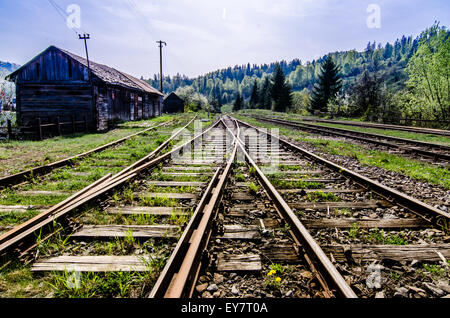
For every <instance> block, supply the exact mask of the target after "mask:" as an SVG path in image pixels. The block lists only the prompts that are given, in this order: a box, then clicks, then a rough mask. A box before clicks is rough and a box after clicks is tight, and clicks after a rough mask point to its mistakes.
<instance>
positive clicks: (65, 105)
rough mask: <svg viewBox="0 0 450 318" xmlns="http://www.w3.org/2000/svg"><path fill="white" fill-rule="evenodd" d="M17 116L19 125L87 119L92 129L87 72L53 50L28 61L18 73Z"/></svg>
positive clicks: (90, 92)
mask: <svg viewBox="0 0 450 318" xmlns="http://www.w3.org/2000/svg"><path fill="white" fill-rule="evenodd" d="M16 84H17V91H16V95H17V101H18V102H17V114H18V119H19V121H20V123H21V124H22V125H35V124H36V118H40V119H41V123H42V124H46V123H55V122H56V117H57V116H59V120H60V122H69V121H71V120H72V116H75V119H76V120H82V119H83V116H87V119H88V123H89V127H90V128H91V129H93V128H94V127H95V118H94V117H95V116H94V112H93V108H92V101H93V98H92V88H91V85H90V83H89V81H88V70H87V68H86V67H84V66H83V65H82V64H80V63H77V62H76V61H74V60H72V59H71V58H69V57H67V56H66V55H64V54H63V53H62V52H60V51H57V50H49V51H47V52H46V53H45V54H42V55H40V56H38V57H37V58H35V59H34V60H32V61H31V62H29V63H28V64H27V65H25V67H24V68H23V70H22V71H21V72H20V73H19V74H18V76H17V79H16Z"/></svg>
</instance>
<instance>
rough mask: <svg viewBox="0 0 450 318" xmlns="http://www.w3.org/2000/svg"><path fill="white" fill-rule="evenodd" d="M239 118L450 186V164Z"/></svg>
mask: <svg viewBox="0 0 450 318" xmlns="http://www.w3.org/2000/svg"><path fill="white" fill-rule="evenodd" d="M236 118H238V119H240V120H242V121H245V122H247V123H249V124H252V125H255V126H258V127H263V128H268V129H270V128H276V129H279V133H280V135H282V136H286V137H289V138H291V139H294V140H296V141H299V142H304V143H308V144H310V145H312V146H314V147H315V148H316V149H317V150H319V151H321V152H323V153H328V154H331V155H340V156H345V157H349V158H352V159H356V160H358V161H359V162H360V163H361V164H362V165H366V166H375V167H379V168H383V169H386V170H389V171H395V172H398V173H401V174H404V175H406V176H408V177H410V178H412V179H414V180H419V181H424V182H428V183H431V184H434V185H439V186H442V187H444V188H445V189H450V169H449V167H447V168H445V167H438V166H435V165H432V164H429V163H426V162H422V161H420V160H415V159H410V158H406V157H402V156H399V155H395V154H389V153H386V152H383V151H378V150H368V149H366V148H364V147H363V146H360V145H356V144H352V143H349V142H344V141H336V140H324V139H317V138H314V137H312V136H311V135H310V134H308V133H305V132H302V131H298V130H294V129H291V128H284V127H282V126H279V125H274V124H267V123H263V122H260V121H258V120H255V119H253V118H248V117H245V116H241V115H236Z"/></svg>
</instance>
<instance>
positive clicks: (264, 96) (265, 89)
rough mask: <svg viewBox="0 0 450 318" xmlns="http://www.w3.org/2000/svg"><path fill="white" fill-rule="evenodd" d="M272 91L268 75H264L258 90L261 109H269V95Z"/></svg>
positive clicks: (270, 102) (270, 101) (270, 103)
mask: <svg viewBox="0 0 450 318" xmlns="http://www.w3.org/2000/svg"><path fill="white" fill-rule="evenodd" d="M271 91H272V84H271V83H270V80H269V77H267V76H266V77H265V79H264V83H263V85H262V87H261V90H260V92H259V105H260V107H261V108H262V109H269V110H270V108H271V106H272V100H271V97H270V94H271Z"/></svg>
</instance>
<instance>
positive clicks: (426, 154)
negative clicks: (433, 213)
mask: <svg viewBox="0 0 450 318" xmlns="http://www.w3.org/2000/svg"><path fill="white" fill-rule="evenodd" d="M253 117H254V118H255V119H257V120H260V121H264V122H268V123H273V124H278V125H283V126H287V127H292V128H295V129H298V130H304V131H309V132H313V133H318V134H321V135H330V136H338V137H344V138H349V139H354V140H358V141H361V142H365V143H371V144H375V145H379V146H383V147H387V148H391V149H395V150H397V151H400V152H403V153H407V154H410V155H414V156H417V157H419V158H423V159H425V160H427V161H430V162H436V163H439V164H444V165H446V164H448V162H449V161H450V147H448V146H445V145H440V144H435V143H428V142H423V141H417V140H412V139H405V138H398V137H391V136H386V135H380V134H373V133H364V132H357V131H354V130H348V129H342V128H334V127H326V126H319V125H313V124H306V123H297V122H292V121H288V120H281V119H274V118H268V117H261V116H253Z"/></svg>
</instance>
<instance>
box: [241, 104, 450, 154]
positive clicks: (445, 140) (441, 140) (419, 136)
mask: <svg viewBox="0 0 450 318" xmlns="http://www.w3.org/2000/svg"><path fill="white" fill-rule="evenodd" d="M243 113H247V114H251V115H259V116H268V117H274V118H278V119H283V120H290V121H296V122H302V117H304V116H300V115H296V114H286V113H279V112H272V111H269V110H260V109H258V110H256V109H252V110H245V111H244V112H243ZM349 122H351V121H349ZM304 123H305V124H313V125H319V126H325V127H327V126H328V127H335V128H342V129H347V130H353V131H357V132H367V133H373V134H380V135H386V136H391V137H398V138H406V139H412V140H418V141H424V142H431V143H437V144H442V145H447V146H448V145H450V137H446V136H439V135H433V134H426V133H415V132H408V131H401V130H390V129H380V128H369V127H357V126H350V125H342V124H330V123H321V122H308V121H305V122H304Z"/></svg>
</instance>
